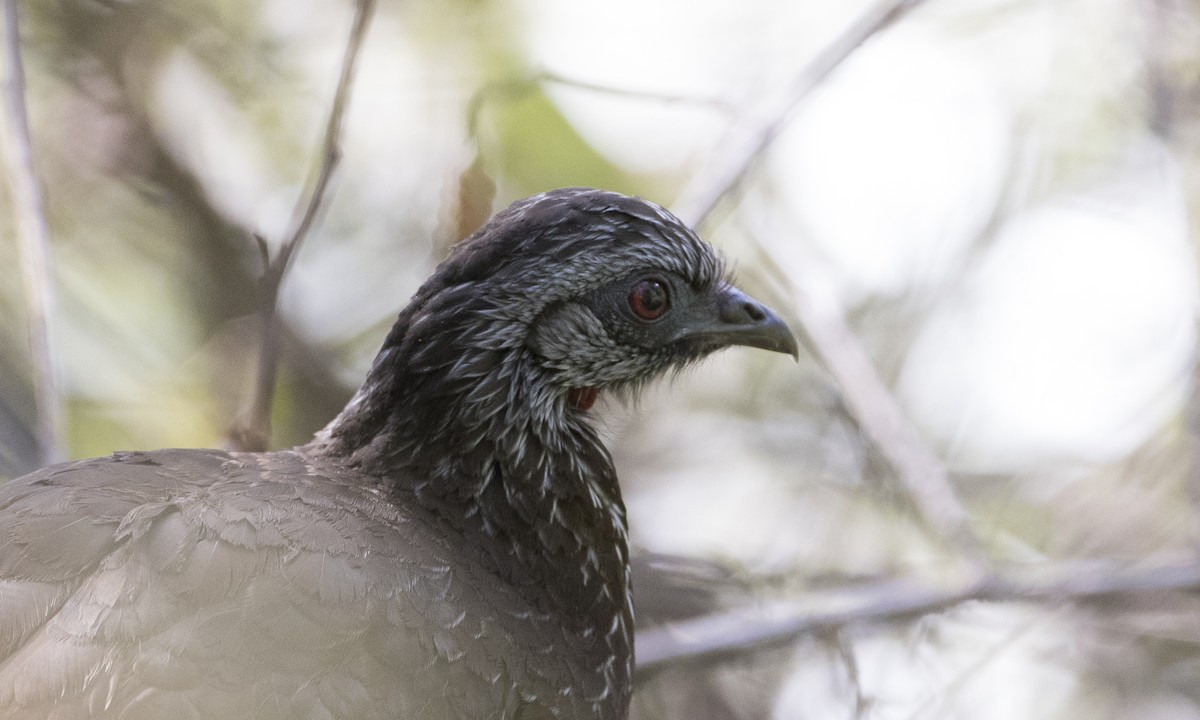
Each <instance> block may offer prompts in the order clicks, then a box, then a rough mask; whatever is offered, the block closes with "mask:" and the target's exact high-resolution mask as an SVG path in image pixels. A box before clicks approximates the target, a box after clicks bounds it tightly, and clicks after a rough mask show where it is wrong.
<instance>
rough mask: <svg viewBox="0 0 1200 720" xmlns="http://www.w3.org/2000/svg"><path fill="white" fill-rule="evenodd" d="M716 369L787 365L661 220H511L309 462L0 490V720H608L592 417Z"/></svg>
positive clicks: (617, 693)
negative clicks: (746, 352) (655, 385)
mask: <svg viewBox="0 0 1200 720" xmlns="http://www.w3.org/2000/svg"><path fill="white" fill-rule="evenodd" d="M729 345H746V346H751V347H757V348H764V349H767V350H774V351H779V352H784V353H789V354H792V355H793V356H794V355H796V353H797V345H796V340H795V338H794V337H793V336H792V334H791V333H790V332H789V331H788V330H787V328H786V326H785V325H784V323H783V322H782V321H781V320H780V319H779V318H778V317H777V316H776V315H775V314H774V313H772V312H771V311H770V310H768V309H767V308H765V307H764V306H762V305H761V304H759V303H758V302H756V301H754V300H753V299H751V298H749V297H748V296H746V295H745V294H743V293H742V292H740V291H739V290H737V289H736V288H734V287H733V286H732V285H731V284H730V283H729V282H728V280H727V277H726V275H725V274H724V271H723V267H722V263H721V260H720V259H719V258H718V256H717V255H716V254H715V253H714V252H713V250H712V249H711V248H710V247H709V246H708V245H706V244H705V243H704V242H702V241H701V240H700V239H698V238H697V237H696V235H695V234H694V233H693V232H692V231H690V230H689V229H687V228H686V227H684V225H683V224H681V223H680V221H679V220H678V219H676V218H675V217H673V216H672V215H670V214H669V213H668V212H667V211H665V210H663V209H662V208H660V207H658V206H656V205H653V204H651V203H649V202H645V201H643V200H639V199H635V198H630V197H626V196H623V195H618V194H615V193H610V192H602V191H597V190H588V189H568V190H556V191H552V192H548V193H545V194H542V195H538V196H536V197H533V198H530V199H527V200H523V201H520V202H517V203H515V204H513V205H512V206H511V207H509V208H508V209H507V210H504V211H503V212H501V213H499V214H497V215H496V216H494V217H493V218H492V219H491V220H490V221H488V223H487V224H486V225H485V226H484V227H483V228H481V229H480V230H479V231H478V232H477V233H475V234H474V235H473V236H472V237H470V238H469V239H467V240H465V241H464V242H462V243H460V244H459V246H458V247H456V248H455V250H454V251H453V252H452V253H451V255H450V257H449V258H448V259H447V260H445V261H444V262H443V263H442V264H441V265H440V266H438V268H437V269H436V271H435V272H434V273H433V276H432V277H431V278H430V279H429V280H428V281H426V282H425V284H424V285H422V286H421V288H420V289H419V290H418V291H417V293H416V295H414V296H413V298H412V301H411V302H410V303H409V305H408V307H406V308H405V309H404V310H403V312H401V313H400V316H399V318H398V319H397V320H396V323H395V325H394V327H393V328H392V330H391V332H390V333H389V334H388V337H387V340H386V341H385V342H384V344H383V349H382V350H381V351H380V352H379V355H378V356H377V357H376V359H375V361H374V364H373V365H372V367H371V369H370V372H369V374H368V375H367V378H366V381H365V382H364V384H363V386H362V388H361V389H360V390H359V391H358V392H357V394H355V395H354V397H353V399H351V400H350V402H349V404H348V405H347V406H346V408H345V410H343V411H342V412H341V414H340V415H338V416H337V418H335V419H334V420H333V421H332V422H331V423H330V424H329V425H328V426H327V427H326V428H325V429H323V430H322V431H320V432H319V433H318V434H317V435H316V437H315V438H314V439H313V440H312V441H311V442H309V443H308V444H306V445H302V446H299V447H296V448H293V449H290V450H282V451H279V452H266V453H243V452H223V451H220V450H179V449H173V450H157V451H153V452H121V453H116V454H114V455H113V456H111V457H106V458H94V459H90V460H82V461H78V462H70V463H66V464H62V465H55V466H52V467H48V468H44V469H42V470H39V471H37V472H34V473H32V474H30V475H27V476H25V477H23V478H20V479H17V480H14V481H12V482H9V483H7V484H6V485H3V486H0V718H6V719H12V720H15V719H17V718H39V720H45V719H46V718H56V719H65V718H120V719H121V720H137V719H153V720H165V719H167V718H172V719H174V718H214V719H215V718H220V719H222V720H229V719H234V718H255V719H257V720H267V719H271V718H279V719H281V720H282V719H284V718H286V719H288V720H293V719H296V718H355V719H358V720H365V719H369V718H391V719H397V718H412V719H417V718H420V719H422V720H442V719H446V720H451V719H455V720H457V719H460V718H461V719H468V718H469V719H476V718H514V719H516V718H520V719H523V720H529V719H533V718H601V719H608V718H624V717H625V716H626V714H627V712H628V706H629V700H630V693H631V674H632V668H633V648H632V644H633V618H632V608H631V601H630V583H629V562H628V551H627V547H626V524H625V508H624V505H623V503H622V501H621V494H620V490H619V488H618V486H617V478H616V474H615V472H614V470H613V465H612V461H611V459H610V457H609V454H608V452H607V451H606V450H605V448H604V446H603V445H602V444H601V442H600V440H599V438H598V437H597V434H596V431H595V429H594V428H593V424H592V420H591V418H590V417H589V412H588V411H589V410H590V409H591V407H592V404H593V402H594V401H595V399H596V396H597V393H598V392H610V391H617V392H622V391H625V392H629V391H636V389H637V388H638V387H639V386H641V385H642V384H644V383H646V382H647V381H649V380H651V379H652V378H654V377H655V376H657V375H660V374H661V373H663V372H664V371H666V370H669V369H671V368H678V367H680V366H682V365H684V364H686V363H689V362H692V361H694V360H697V359H699V358H701V357H703V356H704V355H707V354H708V353H710V352H712V351H714V350H717V349H719V348H722V347H726V346H729Z"/></svg>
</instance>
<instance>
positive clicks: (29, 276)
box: [3, 0, 65, 465]
mask: <svg viewBox="0 0 1200 720" xmlns="http://www.w3.org/2000/svg"><path fill="white" fill-rule="evenodd" d="M4 42H5V48H6V51H7V52H6V53H5V55H6V58H5V60H6V63H5V64H6V65H7V67H8V73H7V76H6V78H5V81H6V82H5V88H4V90H5V92H4V97H5V103H4V106H5V115H6V118H5V119H6V122H5V123H4V128H5V134H4V153H3V154H4V158H5V171H6V173H7V175H8V180H9V184H10V185H11V187H12V193H13V204H14V206H15V207H14V211H15V214H16V220H17V228H16V229H17V236H18V243H19V246H20V253H21V276H22V279H23V281H24V285H25V294H26V297H27V298H28V303H29V344H30V353H31V355H32V359H33V386H34V402H35V405H36V407H37V442H38V448H39V462H40V463H41V464H44V465H48V464H50V463H53V462H58V461H61V460H63V459H65V453H64V450H63V446H62V436H63V426H64V418H63V399H62V394H61V392H60V390H59V387H58V372H57V366H56V363H55V361H54V353H53V352H52V346H53V338H54V332H53V323H54V306H55V287H54V278H53V274H52V272H51V258H50V232H49V229H48V227H47V225H46V215H45V212H44V209H43V205H42V195H41V189H40V187H39V184H38V177H37V173H36V171H35V169H34V166H33V146H32V143H31V142H30V137H29V114H28V110H27V108H26V105H25V71H24V65H23V64H22V61H21V32H20V23H19V18H18V16H17V3H16V0H4Z"/></svg>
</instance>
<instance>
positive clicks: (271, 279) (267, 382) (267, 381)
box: [229, 0, 375, 451]
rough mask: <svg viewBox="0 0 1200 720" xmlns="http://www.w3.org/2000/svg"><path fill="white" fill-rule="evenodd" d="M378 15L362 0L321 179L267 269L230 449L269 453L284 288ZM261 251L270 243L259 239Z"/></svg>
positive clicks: (370, 1) (320, 194) (329, 169)
mask: <svg viewBox="0 0 1200 720" xmlns="http://www.w3.org/2000/svg"><path fill="white" fill-rule="evenodd" d="M374 11H375V0H357V2H356V3H355V11H354V21H353V24H352V25H351V27H350V37H349V39H348V40H347V42H346V51H345V53H344V54H343V55H342V66H341V72H340V74H339V75H338V82H337V90H336V91H335V92H334V96H333V106H332V108H331V109H330V111H329V119H328V120H327V121H326V123H325V139H324V143H323V145H322V148H321V162H320V164H319V165H318V166H317V172H316V177H315V178H314V179H313V180H312V181H311V182H310V183H309V186H310V190H309V192H308V193H307V197H304V196H302V197H301V199H300V201H299V202H298V203H297V205H296V209H295V211H294V213H293V230H292V232H291V233H290V234H289V236H288V238H287V239H286V240H285V241H284V243H283V245H282V247H280V250H279V255H278V256H276V258H275V259H274V261H272V262H270V263H268V264H267V267H266V270H265V272H264V273H263V278H262V294H263V299H262V308H263V327H262V347H261V349H260V353H259V361H258V375H257V380H256V383H255V388H254V397H253V399H252V401H251V405H250V411H249V413H248V414H249V418H248V419H247V420H245V421H243V422H242V423H239V424H238V425H237V426H236V427H234V428H233V429H232V430H231V431H230V437H229V440H230V444H231V445H232V446H233V447H235V448H237V449H239V450H259V451H261V450H265V449H266V446H267V439H268V438H269V437H270V435H271V405H272V403H273V402H274V399H275V375H276V371H277V369H278V367H279V335H280V333H279V323H278V318H277V313H278V302H279V288H280V287H281V286H282V285H283V278H284V276H285V275H286V274H287V270H288V267H289V266H290V265H291V261H292V257H294V256H295V253H296V250H297V249H298V248H299V247H300V243H301V242H303V240H304V238H305V237H306V236H307V235H308V232H309V230H311V229H312V225H313V222H314V221H315V220H316V217H317V214H318V212H319V211H320V210H321V207H322V205H323V202H324V200H325V197H326V189H327V188H328V186H329V181H330V180H331V179H332V178H333V173H334V171H335V170H336V169H337V166H338V164H339V163H340V161H341V158H342V147H341V138H342V126H343V120H344V116H345V112H346V107H347V106H348V105H349V102H350V87H351V84H352V80H353V78H354V67H355V64H356V62H357V60H358V55H359V51H360V50H361V49H362V44H363V40H364V39H365V38H366V35H367V28H368V26H369V25H370V21H371V16H372V15H373V14H374ZM259 243H260V247H263V246H264V243H263V242H262V240H261V239H259Z"/></svg>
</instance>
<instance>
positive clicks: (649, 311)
mask: <svg viewBox="0 0 1200 720" xmlns="http://www.w3.org/2000/svg"><path fill="white" fill-rule="evenodd" d="M670 307H671V297H670V295H669V294H668V293H667V285H666V283H664V282H662V281H661V280H654V279H649V278H648V279H646V280H639V281H638V282H637V284H636V285H634V286H633V289H632V290H630V291H629V309H630V310H633V314H634V315H637V316H638V317H640V318H641V319H643V320H657V319H658V318H660V317H662V315H663V313H665V312H666V311H667V310H668V309H670Z"/></svg>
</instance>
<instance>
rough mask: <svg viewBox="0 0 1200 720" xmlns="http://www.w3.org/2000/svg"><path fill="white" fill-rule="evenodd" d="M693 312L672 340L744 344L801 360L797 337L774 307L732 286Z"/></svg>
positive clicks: (718, 292) (719, 290) (722, 290)
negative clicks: (771, 307)
mask: <svg viewBox="0 0 1200 720" xmlns="http://www.w3.org/2000/svg"><path fill="white" fill-rule="evenodd" d="M689 315H690V317H688V318H687V319H686V320H685V321H684V322H683V324H682V326H681V327H680V328H679V330H678V331H676V333H675V335H674V336H673V337H672V340H675V341H678V340H689V341H692V342H698V343H701V344H704V345H708V346H711V347H725V346H727V345H744V346H746V347H755V348H760V349H762V350H771V351H772V352H778V353H785V354H787V355H791V356H792V357H793V358H795V359H797V360H799V359H800V347H799V344H798V343H797V342H796V336H795V335H793V334H792V331H791V330H789V329H788V326H787V324H786V323H784V322H783V320H782V319H780V317H779V316H778V315H776V314H775V312H774V311H773V310H771V309H770V308H768V307H767V306H766V305H763V304H762V303H760V302H759V301H757V300H755V299H754V298H752V297H750V296H749V295H747V294H746V293H744V292H742V291H741V290H738V289H737V288H735V287H733V286H732V285H724V286H720V287H718V288H717V289H715V290H713V291H712V293H711V294H710V295H709V297H708V298H707V299H706V301H705V302H703V303H698V304H697V305H695V306H693V307H692V308H690V309H689Z"/></svg>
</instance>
